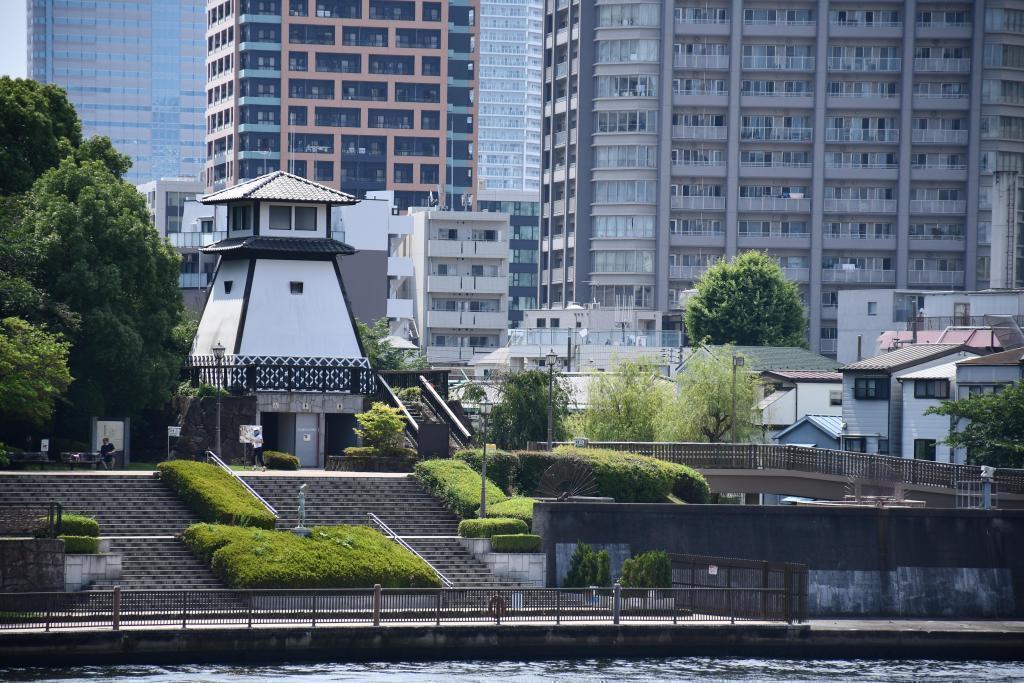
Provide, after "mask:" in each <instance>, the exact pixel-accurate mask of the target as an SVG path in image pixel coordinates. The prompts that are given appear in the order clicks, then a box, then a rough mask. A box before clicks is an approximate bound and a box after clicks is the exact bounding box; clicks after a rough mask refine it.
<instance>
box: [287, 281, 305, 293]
mask: <svg viewBox="0 0 1024 683" xmlns="http://www.w3.org/2000/svg"><path fill="white" fill-rule="evenodd" d="M288 288H289V289H290V290H291V293H292V294H302V283H301V282H289V283H288Z"/></svg>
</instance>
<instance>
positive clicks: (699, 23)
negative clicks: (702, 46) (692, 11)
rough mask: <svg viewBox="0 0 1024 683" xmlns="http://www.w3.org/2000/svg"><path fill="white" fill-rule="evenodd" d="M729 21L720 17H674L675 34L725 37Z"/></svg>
mask: <svg viewBox="0 0 1024 683" xmlns="http://www.w3.org/2000/svg"><path fill="white" fill-rule="evenodd" d="M729 29H730V20H729V19H722V18H720V17H717V16H714V17H678V16H677V17H676V19H675V32H676V33H677V34H685V35H690V34H693V35H701V36H727V35H729Z"/></svg>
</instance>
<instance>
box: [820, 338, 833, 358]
mask: <svg viewBox="0 0 1024 683" xmlns="http://www.w3.org/2000/svg"><path fill="white" fill-rule="evenodd" d="M837 341H838V340H836V339H819V340H818V353H820V354H821V355H823V356H829V355H832V356H834V355H835V353H836V342H837Z"/></svg>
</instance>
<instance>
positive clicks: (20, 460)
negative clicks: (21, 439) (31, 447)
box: [7, 451, 50, 469]
mask: <svg viewBox="0 0 1024 683" xmlns="http://www.w3.org/2000/svg"><path fill="white" fill-rule="evenodd" d="M7 456H8V457H9V458H10V460H11V464H12V465H19V466H27V465H39V468H40V469H42V468H43V465H45V464H46V463H48V462H50V456H49V454H47V453H42V452H38V451H11V452H9V453H8V454H7Z"/></svg>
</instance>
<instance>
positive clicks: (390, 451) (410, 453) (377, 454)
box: [342, 446, 416, 459]
mask: <svg viewBox="0 0 1024 683" xmlns="http://www.w3.org/2000/svg"><path fill="white" fill-rule="evenodd" d="M342 452H343V453H344V454H345V455H347V456H349V457H372V458H383V457H390V458H397V457H403V458H414V459H415V458H416V450H415V449H414V448H402V447H398V448H377V447H375V446H349V447H348V448H346V449H345V450H344V451H342Z"/></svg>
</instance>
